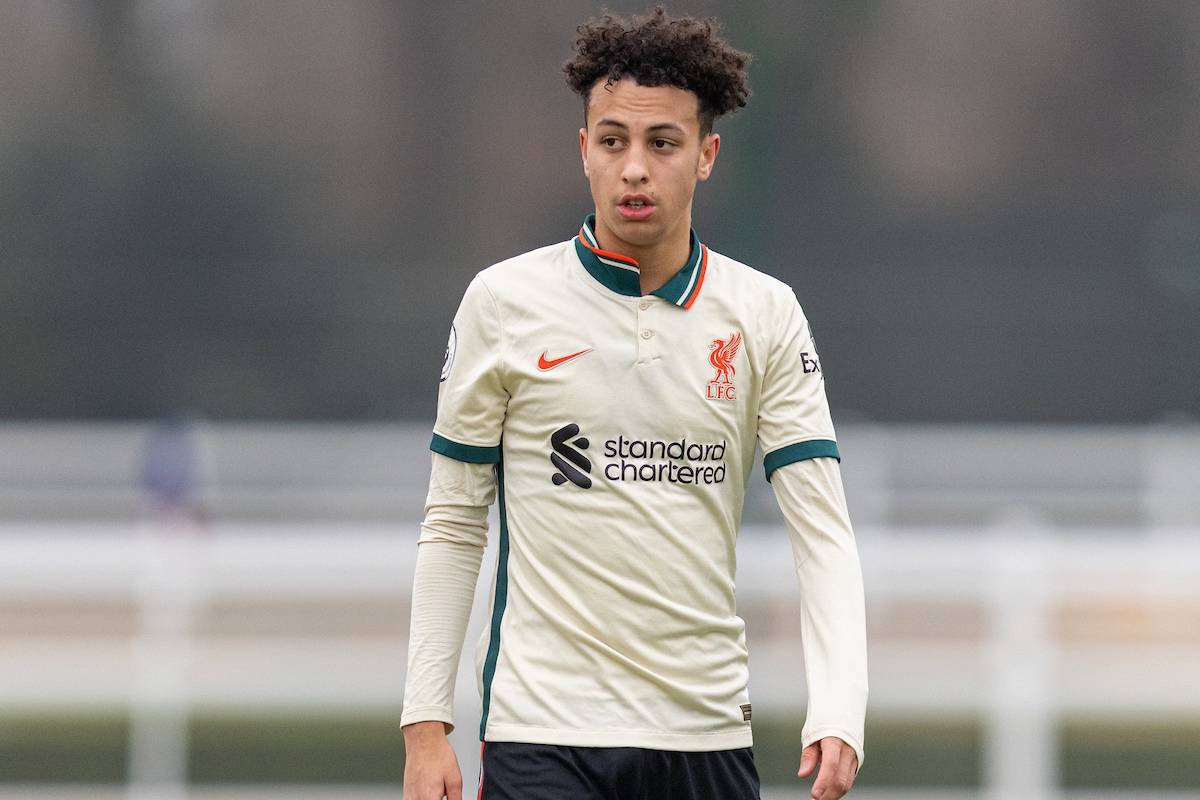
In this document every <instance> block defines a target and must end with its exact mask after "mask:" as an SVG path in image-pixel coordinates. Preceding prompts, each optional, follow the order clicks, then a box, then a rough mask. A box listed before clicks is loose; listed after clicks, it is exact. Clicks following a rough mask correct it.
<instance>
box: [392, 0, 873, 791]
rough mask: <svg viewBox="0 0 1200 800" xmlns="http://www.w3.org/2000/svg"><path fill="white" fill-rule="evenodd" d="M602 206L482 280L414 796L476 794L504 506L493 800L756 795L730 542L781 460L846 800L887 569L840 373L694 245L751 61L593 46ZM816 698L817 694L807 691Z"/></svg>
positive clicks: (462, 364) (407, 725)
mask: <svg viewBox="0 0 1200 800" xmlns="http://www.w3.org/2000/svg"><path fill="white" fill-rule="evenodd" d="M578 34H579V36H578V39H577V41H576V55H575V57H574V58H573V59H572V60H571V61H570V62H568V63H567V64H566V66H565V68H564V69H565V72H566V77H567V82H568V83H569V84H570V86H571V88H572V89H574V90H575V91H576V92H578V93H579V94H580V95H581V96H582V97H583V101H584V109H585V127H584V128H583V129H581V130H580V131H579V151H580V155H581V156H582V159H583V172H584V175H586V176H587V179H588V181H589V183H590V185H591V193H592V199H593V201H594V203H595V213H594V214H591V215H589V216H588V217H587V219H586V220H585V221H584V223H583V226H582V227H581V228H580V229H579V231H578V233H577V234H576V235H575V237H574V238H572V239H570V240H568V241H565V242H561V243H559V244H554V245H550V246H549V247H543V248H541V249H539V250H534V251H533V252H530V253H526V254H524V255H520V256H517V257H516V258H512V259H509V260H507V261H504V262H501V263H499V264H496V265H495V266H492V267H489V268H488V269H485V270H483V271H482V272H480V273H479V274H478V275H477V276H476V277H475V279H474V280H473V281H472V282H471V284H470V286H468V287H467V290H466V294H465V295H464V297H463V300H462V305H461V306H460V307H459V310H458V313H457V315H456V316H455V318H454V324H453V327H452V328H451V332H450V343H449V346H448V348H447V352H446V362H445V365H444V367H443V369H442V375H441V379H442V383H441V386H440V390H439V395H438V409H437V422H436V423H435V425H434V433H433V443H432V446H431V447H432V450H433V472H432V476H431V479H430V486H429V496H428V501H427V506H426V512H425V520H424V522H423V524H422V525H421V536H420V546H419V549H418V556H417V567H416V577H415V584H414V586H413V607H412V629H411V636H410V643H409V661H408V675H407V685H406V688H405V695H404V711H403V715H402V719H401V725H402V726H403V730H404V739H405V749H406V753H407V763H406V766H405V777H404V797H405V800H439V799H440V798H442V797H443V796H444V797H448V798H450V799H451V800H459V798H460V797H461V794H462V777H461V775H460V772H459V768H458V763H457V760H456V758H455V754H454V751H453V749H452V748H451V746H450V744H449V741H448V740H447V738H446V734H447V733H448V732H449V730H450V729H451V725H452V720H453V716H452V713H451V701H452V698H453V694H454V691H453V689H454V678H455V674H456V671H457V664H458V659H459V654H460V652H461V649H462V642H463V637H464V635H465V630H466V626H467V619H468V616H469V612H470V608H471V600H472V596H473V593H474V589H475V584H476V580H477V578H478V574H479V568H480V563H481V559H482V556H483V550H484V544H485V542H486V538H487V513H488V506H489V505H491V504H492V503H493V502H497V503H498V504H499V528H500V530H499V536H498V539H499V541H498V550H499V552H498V555H497V559H498V560H497V567H496V576H495V583H494V585H493V589H492V601H491V615H490V621H489V622H488V624H487V626H486V630H485V633H484V635H483V637H482V639H481V641H480V642H479V647H478V652H477V655H476V667H477V669H478V675H479V684H480V691H481V693H482V697H483V718H482V720H481V721H480V726H479V734H480V739H481V740H482V742H483V744H482V766H481V774H480V785H479V789H478V794H477V797H478V798H482V800H749V799H750V798H758V797H759V779H758V775H757V772H756V770H755V767H754V762H753V757H752V753H751V749H750V747H751V735H750V724H751V723H750V719H751V706H750V698H749V697H748V696H747V691H746V684H747V655H746V644H745V635H744V626H743V622H742V620H741V619H740V618H739V617H738V616H737V612H736V609H735V605H734V571H735V559H734V543H735V540H736V538H737V531H738V525H739V521H740V517H741V512H742V502H743V498H744V493H745V485H746V481H747V480H748V479H750V476H751V474H752V470H753V467H754V463H753V462H754V449H755V445H756V444H758V445H761V447H762V451H763V453H764V454H765V458H764V462H765V463H764V465H763V467H764V469H765V472H766V477H767V480H769V481H770V482H771V485H772V487H773V489H774V492H775V496H776V497H777V498H778V502H779V505H780V507H781V508H782V510H783V515H784V517H785V519H786V521H787V528H788V532H789V536H790V539H791V546H792V553H793V556H794V560H795V565H796V571H797V575H798V577H799V583H800V590H801V601H802V602H801V612H800V615H799V618H798V620H797V624H798V626H799V628H800V634H801V638H802V642H803V646H804V670H805V678H806V683H807V687H808V698H809V699H808V713H807V717H806V719H805V722H804V726H803V730H802V732H801V737H802V746H803V751H802V753H801V755H800V769H799V773H798V774H799V776H800V777H807V776H809V775H811V774H812V773H813V772H814V770H815V769H816V767H817V765H818V764H819V766H820V769H819V772H818V773H817V777H816V780H815V782H814V784H813V790H812V796H813V797H814V798H818V800H833V799H834V798H838V797H841V796H843V795H844V794H845V793H846V792H847V791H848V790H849V789H850V786H851V785H852V783H853V782H854V777H855V774H856V772H857V769H858V766H859V765H861V763H862V759H863V717H864V713H865V705H866V696H867V669H866V635H865V625H864V614H863V588H862V575H861V571H860V569H859V562H858V556H857V552H856V549H855V542H854V535H853V532H852V530H851V527H850V521H849V518H848V516H847V512H846V504H845V498H844V496H843V493H842V484H841V478H840V473H839V467H838V460H839V455H838V447H837V444H836V441H835V437H834V430H833V424H832V422H831V421H830V415H829V409H828V406H827V404H826V400H825V388H824V383H823V380H824V377H823V373H822V371H821V362H820V359H819V358H818V356H817V353H816V350H815V349H814V345H813V340H812V335H811V332H810V330H809V326H808V323H807V321H806V319H805V316H804V313H803V312H802V311H801V309H800V305H799V304H798V303H797V301H796V297H795V295H794V294H793V292H792V290H791V289H790V288H789V287H788V286H787V285H786V284H784V283H781V282H780V281H778V280H776V279H774V278H771V277H769V276H767V275H765V274H764V273H761V272H757V271H755V270H754V269H751V268H750V267H748V266H746V265H744V264H741V263H739V262H737V261H734V260H733V259H731V258H729V257H727V256H724V255H721V254H720V253H716V252H714V251H712V250H710V249H709V248H708V247H706V246H705V245H704V244H702V243H701V241H700V239H699V238H698V237H697V234H696V233H695V231H693V230H692V228H691V219H692V197H693V193H694V192H695V189H696V182H697V181H702V180H705V179H707V178H708V176H709V174H710V173H711V172H712V169H713V165H714V163H715V162H716V159H717V154H718V152H719V151H720V149H721V139H720V137H719V136H718V135H717V134H715V133H713V131H712V125H713V120H714V119H715V118H716V117H719V116H721V115H723V114H725V113H728V112H730V111H733V110H735V109H736V108H739V107H741V106H744V105H745V103H746V98H747V96H748V91H747V88H746V76H745V67H746V64H747V61H748V56H746V55H745V54H744V53H741V52H738V51H737V50H734V49H733V48H731V47H729V46H728V45H727V44H726V43H725V42H723V41H722V40H721V39H720V38H719V37H718V35H717V32H716V29H715V24H714V23H713V22H711V21H702V20H697V19H692V18H671V17H669V16H667V15H666V14H665V13H664V12H663V11H662V10H661V9H658V10H656V11H655V12H654V13H652V14H650V15H648V16H646V17H639V18H634V19H632V20H624V19H620V18H614V17H611V16H605V17H603V18H601V19H599V20H593V21H592V22H590V23H588V24H586V25H583V26H581V27H580V28H579V29H578ZM794 679H795V681H796V683H797V684H799V676H798V675H796V676H794Z"/></svg>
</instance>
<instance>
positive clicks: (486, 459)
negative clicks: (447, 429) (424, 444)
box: [429, 433, 500, 464]
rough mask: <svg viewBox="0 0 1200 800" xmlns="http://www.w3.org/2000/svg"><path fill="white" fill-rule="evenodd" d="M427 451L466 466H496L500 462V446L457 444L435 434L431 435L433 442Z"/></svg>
mask: <svg viewBox="0 0 1200 800" xmlns="http://www.w3.org/2000/svg"><path fill="white" fill-rule="evenodd" d="M429 449H430V450H432V451H433V452H435V453H441V454H442V455H444V456H449V457H450V458H453V459H455V460H456V461H465V462H467V463H468V464H496V463H499V461H500V445H495V446H494V447H477V446H475V445H473V444H459V443H458V442H455V441H452V440H450V439H447V438H446V437H445V436H439V435H437V434H436V433H435V434H434V435H433V441H432V442H430V443H429Z"/></svg>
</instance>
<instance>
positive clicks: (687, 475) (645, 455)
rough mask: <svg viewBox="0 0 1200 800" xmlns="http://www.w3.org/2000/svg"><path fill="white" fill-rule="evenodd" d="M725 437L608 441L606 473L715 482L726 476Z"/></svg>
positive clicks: (622, 478) (640, 478) (626, 477)
mask: <svg viewBox="0 0 1200 800" xmlns="http://www.w3.org/2000/svg"><path fill="white" fill-rule="evenodd" d="M725 447H726V444H725V441H724V440H721V442H719V443H705V442H691V441H688V440H687V439H677V440H675V441H665V440H662V439H635V438H626V437H625V436H618V437H617V438H616V439H608V440H607V441H605V442H604V455H605V457H606V458H607V459H608V461H607V463H606V464H605V465H604V477H605V478H607V479H609V480H610V481H661V482H664V483H687V484H714V483H722V482H724V480H725Z"/></svg>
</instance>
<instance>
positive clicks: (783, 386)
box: [758, 292, 836, 472]
mask: <svg viewBox="0 0 1200 800" xmlns="http://www.w3.org/2000/svg"><path fill="white" fill-rule="evenodd" d="M786 302H787V304H788V308H786V309H785V310H784V311H783V312H782V313H781V319H782V321H783V324H782V325H780V326H778V327H777V329H776V331H775V333H774V335H773V336H772V337H771V341H769V342H768V343H767V344H768V353H767V361H766V367H765V369H764V372H763V384H762V395H761V400H760V402H759V410H758V443H759V445H760V446H761V447H762V450H763V453H764V454H765V455H766V456H767V457H768V463H769V464H772V465H773V466H776V467H777V466H781V464H779V463H775V462H779V461H780V460H781V459H780V457H778V456H777V457H776V458H775V459H771V458H770V456H771V453H772V452H773V451H778V450H780V449H781V448H786V447H788V446H790V445H794V444H797V443H800V442H818V441H821V442H828V443H829V444H830V445H831V447H826V448H820V447H817V448H800V449H796V450H794V451H791V452H794V453H795V455H796V456H799V457H808V458H811V457H814V454H815V455H825V454H827V453H829V452H831V451H832V450H833V449H836V445H834V444H833V443H834V442H835V441H836V437H835V435H834V430H833V421H832V419H831V418H830V415H829V404H828V402H827V401H826V399H825V377H824V373H823V372H822V371H821V364H820V359H819V358H818V356H817V349H816V344H815V342H814V341H813V337H812V331H811V329H810V327H809V324H808V320H807V319H805V316H804V311H803V310H802V309H801V308H800V304H799V303H798V302H796V298H795V297H794V296H793V295H791V293H790V292H789V293H788V297H787V299H786ZM789 458H791V457H790V456H789ZM784 460H786V459H784ZM791 460H798V458H791ZM768 472H770V468H769V469H768Z"/></svg>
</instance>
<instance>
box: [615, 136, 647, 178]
mask: <svg viewBox="0 0 1200 800" xmlns="http://www.w3.org/2000/svg"><path fill="white" fill-rule="evenodd" d="M621 180H622V182H624V183H627V184H631V185H636V184H641V183H646V182H647V181H649V180H650V171H649V169H648V167H647V163H646V150H645V148H644V147H643V146H642V145H640V144H633V145H630V146H629V147H628V148H626V150H625V163H624V164H623V165H622V166H621Z"/></svg>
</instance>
